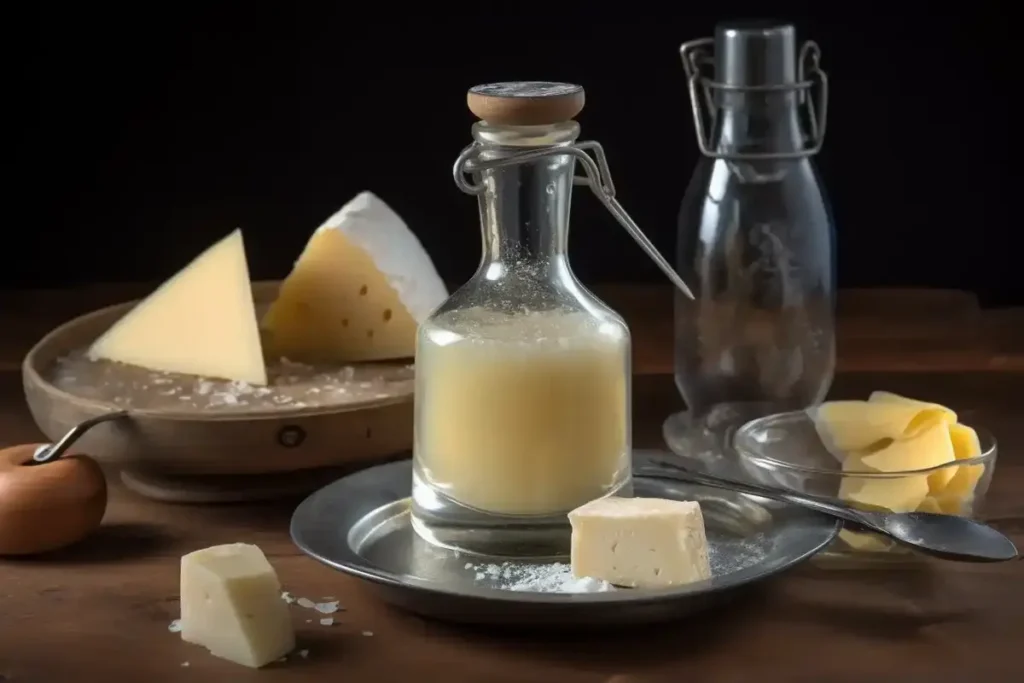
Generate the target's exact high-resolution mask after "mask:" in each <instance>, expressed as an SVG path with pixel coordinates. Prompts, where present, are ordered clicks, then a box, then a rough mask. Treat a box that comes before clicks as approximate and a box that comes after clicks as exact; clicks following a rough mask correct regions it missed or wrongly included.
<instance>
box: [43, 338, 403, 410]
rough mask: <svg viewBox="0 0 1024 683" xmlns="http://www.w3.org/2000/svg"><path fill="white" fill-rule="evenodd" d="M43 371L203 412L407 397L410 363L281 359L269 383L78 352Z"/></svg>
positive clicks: (150, 402)
mask: <svg viewBox="0 0 1024 683" xmlns="http://www.w3.org/2000/svg"><path fill="white" fill-rule="evenodd" d="M47 375H48V377H47V379H48V380H49V381H50V382H51V383H52V384H53V385H54V386H56V387H58V388H59V389H61V390H63V391H66V392H68V393H69V394H72V395H74V396H78V397H80V398H88V399H93V400H98V401H104V402H106V403H113V404H116V405H118V406H120V407H122V408H126V409H136V410H168V411H175V412H181V411H183V410H184V411H193V410H194V411H202V412H204V413H208V412H232V411H238V412H241V411H248V410H267V409H277V410H283V409H299V408H311V407H325V406H335V405H345V404H351V403H362V402H367V401H374V400H382V399H388V398H395V397H399V396H407V395H408V394H409V393H411V391H412V386H413V368H412V366H411V365H406V364H393V363H392V364H389V363H369V364H364V365H346V366H341V367H336V366H335V367H314V366H311V365H304V364H301V363H293V362H291V361H289V360H287V359H281V360H280V361H279V362H276V363H271V364H269V365H268V366H267V381H268V385H267V386H265V387H261V386H254V385H251V384H248V383H246V382H229V381H226V380H215V379H205V378H201V377H193V376H191V375H181V374H177V373H167V372H156V371H152V370H146V369H145V368H139V367H135V366H132V365H125V364H123V363H114V362H111V361H106V360H96V361H93V360H90V359H89V358H87V357H86V356H85V354H84V353H83V352H81V351H78V352H75V353H71V354H68V355H67V356H64V357H62V358H60V359H58V360H57V362H56V363H55V364H54V365H53V366H52V367H51V368H50V369H49V371H48V372H47Z"/></svg>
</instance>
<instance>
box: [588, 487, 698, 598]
mask: <svg viewBox="0 0 1024 683" xmlns="http://www.w3.org/2000/svg"><path fill="white" fill-rule="evenodd" d="M569 522H570V524H571V525H572V573H573V574H574V575H575V576H577V577H579V578H583V577H590V578H594V579H601V580H603V581H607V582H608V583H611V584H614V585H616V586H628V587H633V588H664V587H668V586H679V585H683V584H688V583H693V582H695V581H704V580H707V579H710V578H711V565H710V563H709V561H708V540H707V537H706V535H705V531H704V516H703V515H702V514H701V511H700V505H699V504H698V503H695V502H692V501H679V500H662V499H659V498H614V497H613V498H601V499H599V500H595V501H591V502H589V503H587V504H586V505H583V506H581V507H579V508H576V509H575V510H573V511H572V512H570V513H569Z"/></svg>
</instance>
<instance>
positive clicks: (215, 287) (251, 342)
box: [87, 230, 267, 385]
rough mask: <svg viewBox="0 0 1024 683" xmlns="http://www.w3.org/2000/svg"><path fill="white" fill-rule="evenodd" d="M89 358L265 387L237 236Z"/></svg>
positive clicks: (145, 304) (200, 259) (146, 304)
mask: <svg viewBox="0 0 1024 683" xmlns="http://www.w3.org/2000/svg"><path fill="white" fill-rule="evenodd" d="M87 355H88V356H89V358H92V359H94V360H95V359H105V360H111V361H117V362H121V363H128V364H130V365H137V366H139V367H143V368H147V369H149V370H156V371H158V372H179V373H183V374H188V375H198V376H202V377H211V378H218V379H227V380H234V381H239V382H248V383H250V384H260V385H264V384H266V383H267V371H266V366H265V364H264V361H263V348H262V344H261V342H260V333H259V326H258V325H257V322H256V308H255V305H254V303H253V299H252V285H251V284H250V281H249V266H248V263H247V262H246V259H245V244H244V242H243V241H242V231H241V230H235V231H234V232H232V233H231V234H230V235H228V236H227V237H225V238H224V239H222V240H221V241H219V242H217V243H216V244H214V245H213V246H211V247H210V248H208V249H207V250H206V251H204V252H203V253H202V254H200V255H199V256H197V257H196V258H195V259H194V260H193V261H192V262H191V263H190V264H188V265H187V266H185V268H183V269H182V270H181V271H180V272H178V273H177V274H176V275H174V276H173V277H172V278H171V279H169V280H167V281H166V282H165V283H163V284H162V285H160V287H159V288H157V290H156V291H154V292H153V293H152V294H150V295H149V296H148V297H146V298H145V299H144V300H142V301H141V302H139V303H138V304H137V305H136V306H135V307H134V308H132V309H131V310H130V311H129V312H128V313H126V314H125V315H124V316H123V317H122V318H121V319H120V320H118V321H117V322H116V323H114V325H113V326H112V327H111V328H110V329H109V330H107V331H106V332H105V333H104V334H103V335H102V336H101V337H100V338H99V339H97V340H96V341H95V342H93V344H92V346H91V347H90V348H89V350H88V352H87Z"/></svg>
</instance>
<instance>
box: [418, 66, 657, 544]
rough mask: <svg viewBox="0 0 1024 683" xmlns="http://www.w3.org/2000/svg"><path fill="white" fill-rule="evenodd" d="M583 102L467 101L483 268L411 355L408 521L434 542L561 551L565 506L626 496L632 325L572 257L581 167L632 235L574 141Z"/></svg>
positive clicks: (562, 87)
mask: <svg viewBox="0 0 1024 683" xmlns="http://www.w3.org/2000/svg"><path fill="white" fill-rule="evenodd" d="M583 101H584V93H583V89H582V88H581V87H580V86H577V85H570V84H562V83H538V82H528V83H497V84H490V85H484V86H477V87H475V88H473V89H471V90H470V91H469V95H468V104H469V108H470V110H471V111H472V112H473V113H474V114H475V115H476V116H477V117H478V118H479V119H480V121H479V122H477V123H476V124H475V125H474V126H473V138H474V142H473V144H471V145H470V146H469V147H467V148H466V149H465V150H464V151H463V153H462V155H461V156H460V157H459V159H458V161H456V164H455V169H454V172H455V181H456V184H457V185H458V186H459V188H460V189H461V190H463V191H464V192H466V193H468V194H473V195H476V196H477V197H478V200H479V206H480V222H481V227H482V232H483V258H482V259H481V262H480V267H479V269H478V270H477V272H476V274H475V275H474V276H473V277H472V278H471V279H470V280H469V282H467V283H466V284H465V285H463V286H462V288H460V289H459V290H457V291H456V292H455V293H454V294H452V296H451V297H450V298H449V299H448V300H447V301H446V302H445V303H444V304H442V305H441V306H440V308H438V309H437V310H436V311H435V312H434V313H433V314H432V316H431V317H430V318H429V319H427V320H426V321H425V322H424V323H423V324H422V325H421V326H420V329H419V333H418V338H417V346H416V408H415V410H416V421H415V438H414V449H413V503H412V521H413V527H414V529H415V530H416V532H417V533H418V534H419V535H420V536H421V537H423V538H425V539H426V540H428V541H430V542H432V543H435V544H438V545H442V546H446V547H449V548H454V549H458V550H465V551H468V552H476V553H484V554H490V555H507V556H519V557H523V556H549V555H557V554H561V553H564V552H566V551H567V549H568V540H569V527H568V522H567V518H566V514H567V513H568V512H569V511H570V510H572V509H573V508H575V507H577V506H579V505H582V504H583V503H586V502H588V501H590V500H594V499H596V498H600V497H602V496H608V495H631V486H630V482H631V471H630V401H631V397H630V373H631V368H630V339H629V329H628V328H627V327H626V324H625V323H624V322H623V320H622V318H621V317H619V315H618V314H616V313H615V312H614V311H612V310H611V309H610V308H609V307H608V306H606V305H605V304H604V303H602V302H601V301H600V300H599V299H598V298H597V297H595V296H594V295H593V294H592V293H591V292H589V291H588V290H587V289H586V288H585V287H584V286H583V285H582V284H580V282H579V280H577V279H576V277H575V275H573V272H572V269H571V268H570V266H569V260H568V256H567V242H568V230H569V205H570V198H571V192H572V186H573V179H574V173H575V168H576V166H577V161H579V165H580V166H581V167H583V169H584V171H585V172H586V174H587V177H588V178H589V184H590V186H591V188H592V189H594V191H595V193H596V194H597V195H598V197H599V199H601V201H602V202H603V203H604V204H605V205H606V206H607V207H608V208H609V209H610V210H611V211H612V212H613V214H615V215H616V218H618V219H619V220H620V222H623V225H625V226H626V227H627V229H630V230H631V231H634V232H635V233H639V229H637V228H636V226H635V224H633V223H632V221H630V220H629V218H628V216H625V213H624V212H622V211H621V207H620V206H619V205H618V203H617V202H615V200H614V197H613V196H612V190H611V189H610V188H611V183H610V180H609V179H608V178H607V176H606V173H607V167H606V164H605V162H604V157H603V154H602V152H601V149H600V146H599V145H597V144H596V143H585V142H584V143H577V142H576V139H577V137H578V135H579V132H580V127H579V124H577V123H576V122H575V121H573V118H574V117H575V116H576V114H578V113H579V112H580V110H581V109H582V108H583ZM591 152H592V153H593V156H591ZM595 159H596V161H595ZM620 214H621V215H620ZM624 216H625V218H623V217H624ZM641 238H642V234H641V237H638V238H637V239H638V241H641V243H642V244H643V241H642V239H641ZM644 248H645V249H648V250H649V252H650V251H651V250H653V247H650V245H649V243H647V244H646V245H644ZM662 261H663V260H662ZM665 267H666V268H669V269H670V268H671V267H670V266H667V265H666V266H665Z"/></svg>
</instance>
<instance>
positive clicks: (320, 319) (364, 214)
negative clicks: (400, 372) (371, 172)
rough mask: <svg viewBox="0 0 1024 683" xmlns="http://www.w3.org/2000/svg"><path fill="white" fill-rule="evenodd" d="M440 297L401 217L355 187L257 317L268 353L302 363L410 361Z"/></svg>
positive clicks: (440, 287)
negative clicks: (419, 332) (421, 326)
mask: <svg viewBox="0 0 1024 683" xmlns="http://www.w3.org/2000/svg"><path fill="white" fill-rule="evenodd" d="M447 297H448V291H447V289H445V286H444V283H443V282H441V278H440V277H439V276H438V274H437V271H436V270H435V268H434V264H433V262H432V261H431V260H430V257H429V256H428V255H427V253H426V251H424V249H423V246H422V245H421V244H420V242H419V240H418V239H417V238H416V236H415V235H414V234H413V233H412V232H411V231H410V230H409V228H408V227H407V226H406V224H405V222H403V221H402V219H401V218H400V217H399V216H398V214H396V213H395V212H394V211H392V210H391V208H390V207H388V205H387V204H385V203H384V202H383V201H381V200H380V199H378V198H377V197H376V196H375V195H373V194H371V193H370V192H362V193H360V194H359V195H358V196H356V197H355V199H353V200H352V201H350V202H349V203H348V204H346V205H345V206H344V207H342V208H341V210H340V211H338V212H337V213H336V214H334V215H333V216H331V217H330V218H329V219H328V220H327V222H326V223H324V224H323V225H322V226H320V227H319V228H318V229H317V230H316V232H314V233H313V236H312V237H311V238H310V240H309V242H308V243H307V244H306V248H305V249H304V250H303V252H302V254H301V255H300V256H299V259H298V261H296V263H295V267H294V268H293V269H292V272H291V274H290V275H288V277H287V278H286V279H285V281H284V282H283V283H282V284H281V291H280V294H279V295H278V298H277V300H276V301H275V302H274V303H273V305H271V307H270V309H269V310H268V311H267V314H266V316H265V317H264V318H263V321H262V327H263V329H264V331H265V332H266V334H267V346H268V355H270V356H271V357H286V358H289V359H291V360H296V361H303V362H308V363H350V362H358V361H375V360H389V359H398V358H412V357H413V355H414V354H415V349H416V329H417V326H418V325H419V323H420V322H422V321H423V320H424V319H425V318H426V317H427V316H428V315H430V313H431V312H432V311H433V310H434V309H435V308H436V307H437V306H439V305H440V304H441V303H442V302H443V301H444V300H445V299H446V298H447Z"/></svg>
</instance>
